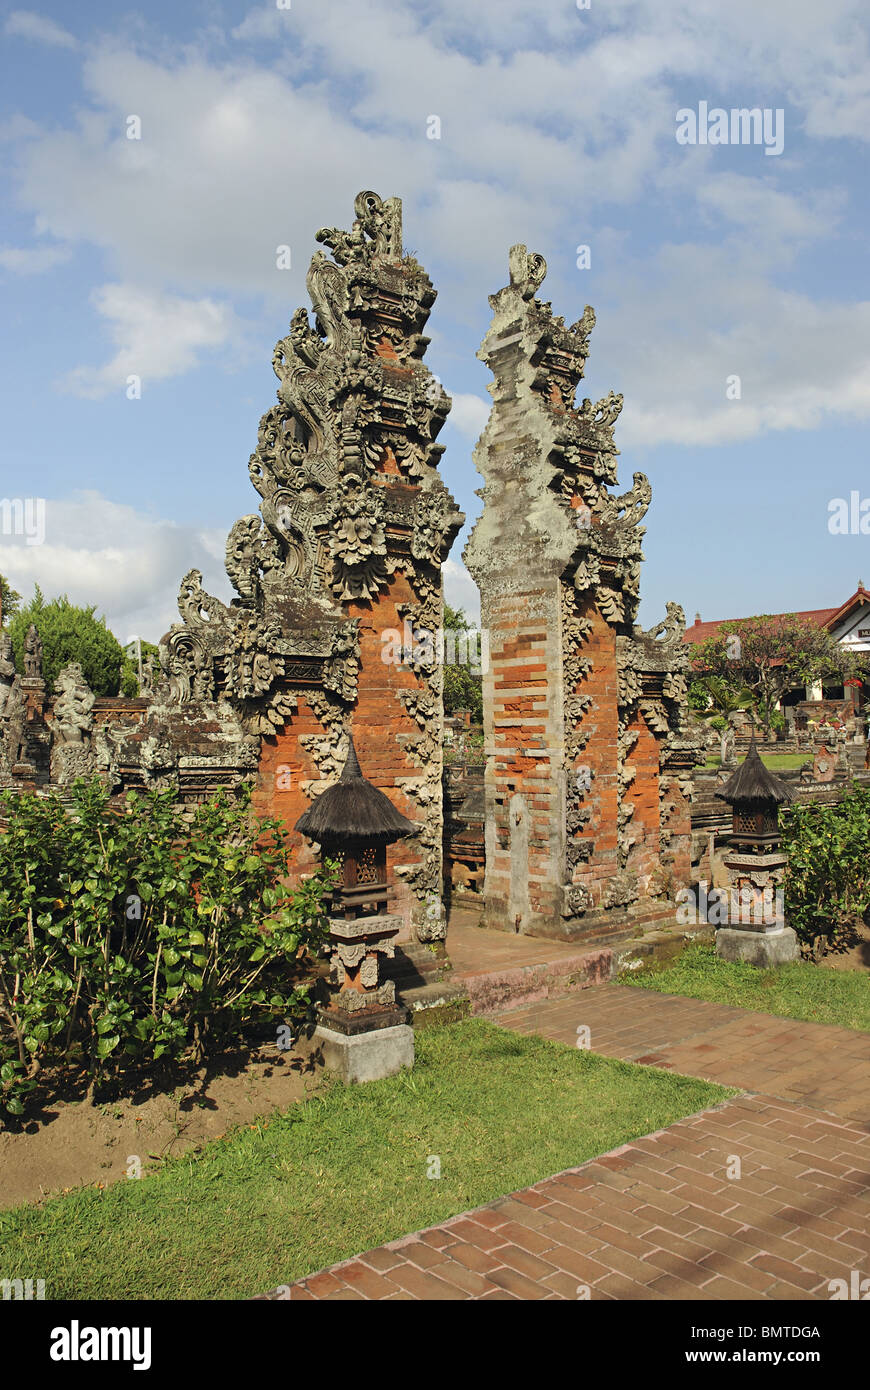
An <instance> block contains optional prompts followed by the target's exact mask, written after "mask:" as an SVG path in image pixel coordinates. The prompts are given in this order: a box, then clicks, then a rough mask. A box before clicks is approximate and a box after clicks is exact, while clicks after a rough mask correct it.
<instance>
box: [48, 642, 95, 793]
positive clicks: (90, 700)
mask: <svg viewBox="0 0 870 1390" xmlns="http://www.w3.org/2000/svg"><path fill="white" fill-rule="evenodd" d="M57 689H58V692H59V693H58V696H57V699H56V700H55V702H54V725H53V733H54V738H53V741H52V749H51V777H52V781H53V782H57V783H58V784H59V785H60V786H69V785H70V784H71V783H73V782H75V780H76V778H78V777H89V776H90V775H91V774H92V772H93V768H94V758H93V753H92V750H91V732H92V730H93V722H94V720H93V713H92V711H93V708H94V692H93V691H92V690H91V688H90V686H89V685H88V683H87V681H86V680H85V678H84V673H83V671H82V668H81V666H80V665H79V663H78V662H77V661H71V662H70V663H69V665H68V666H64V668H63V670H62V671H61V672H60V674H59V676H58V678H57Z"/></svg>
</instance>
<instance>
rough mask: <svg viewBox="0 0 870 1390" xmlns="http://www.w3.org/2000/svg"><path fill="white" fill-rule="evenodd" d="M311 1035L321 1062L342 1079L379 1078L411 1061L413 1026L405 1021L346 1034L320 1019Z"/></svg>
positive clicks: (348, 1081)
mask: <svg viewBox="0 0 870 1390" xmlns="http://www.w3.org/2000/svg"><path fill="white" fill-rule="evenodd" d="M314 1038H315V1041H316V1043H317V1044H318V1045H319V1046H320V1049H321V1051H322V1053H323V1062H324V1065H325V1066H326V1067H328V1069H329V1070H330V1071H334V1072H336V1073H337V1074H338V1075H339V1076H340V1077H341V1079H342V1081H344V1082H347V1083H350V1082H354V1081H356V1082H360V1081H379V1080H380V1079H381V1077H383V1076H394V1075H395V1074H396V1072H398V1071H401V1069H402V1067H412V1066H413V1065H414V1030H413V1028H411V1027H409V1026H408V1024H399V1025H398V1026H396V1027H392V1028H376V1029H375V1030H374V1031H371V1030H369V1031H368V1032H365V1033H356V1034H351V1035H347V1034H345V1033H337V1032H336V1031H335V1030H334V1029H333V1028H326V1027H324V1025H323V1024H322V1023H321V1024H319V1025H318V1026H317V1028H316V1029H315V1030H314Z"/></svg>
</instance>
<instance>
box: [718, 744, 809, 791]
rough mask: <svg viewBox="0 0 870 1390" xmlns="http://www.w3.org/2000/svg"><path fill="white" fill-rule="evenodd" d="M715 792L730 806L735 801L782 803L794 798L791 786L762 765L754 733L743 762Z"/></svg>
mask: <svg viewBox="0 0 870 1390" xmlns="http://www.w3.org/2000/svg"><path fill="white" fill-rule="evenodd" d="M715 794H716V796H719V797H721V798H722V800H723V801H727V802H728V803H729V805H732V806H733V805H734V803H735V801H776V802H777V803H778V804H782V803H783V802H786V801H793V800H794V797H793V794H792V791H791V788H790V787H789V786H787V785H786V783H785V782H783V781H782V779H781V778H780V777H774V775H773V773H772V772H768V770H767V768H766V767H765V766H764V763H763V762H762V761H761V758H760V757H759V755H758V748H757V747H756V743H755V735H754V734H753V735H752V742H751V743H750V745H749V752H748V753H747V754H746V757H745V758H744V759H743V762H742V763H741V764H740V766H739V767H738V768H735V770H734V772H732V774H731V776H730V777H729V778H728V781H727V782H724V783H723V784H722V786H721V787H720V788H719V790H718V791H717V792H716V793H715Z"/></svg>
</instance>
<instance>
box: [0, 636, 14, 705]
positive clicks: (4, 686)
mask: <svg viewBox="0 0 870 1390" xmlns="http://www.w3.org/2000/svg"><path fill="white" fill-rule="evenodd" d="M14 683H15V661H14V658H13V656H12V638H11V637H10V636H9V633H8V632H3V633H0V719H2V718H3V712H4V710H5V709H6V705H7V702H8V700H9V695H10V693H11V691H12V686H13V684H14Z"/></svg>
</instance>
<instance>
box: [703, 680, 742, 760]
mask: <svg viewBox="0 0 870 1390" xmlns="http://www.w3.org/2000/svg"><path fill="white" fill-rule="evenodd" d="M689 704H690V706H691V708H692V709H693V710H694V711H695V713H696V714H697V715H698V717H699V718H701V719H706V720H707V721H708V722H709V723H710V724H711V725H712V727H713V728H714V729H716V730H718V732H719V733H720V734H721V735H722V737H721V742H720V753H721V757H722V761H723V762H724V761H725V755H726V751H727V750H726V746H725V740H726V736H727V733H728V725H729V723H730V720H729V717H728V716H729V715H731V714H735V713H736V712H737V710H741V709H751V708H752V707H753V705H754V704H755V696H754V694H753V692H752V691H751V690H750V689H749V687H748V686H747V685H743V684H741V683H740V682H739V681H734V680H732V679H731V678H730V677H727V676H702V677H701V678H700V680H694V681H692V682H691V684H690V686H689Z"/></svg>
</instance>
